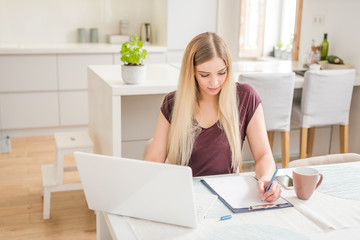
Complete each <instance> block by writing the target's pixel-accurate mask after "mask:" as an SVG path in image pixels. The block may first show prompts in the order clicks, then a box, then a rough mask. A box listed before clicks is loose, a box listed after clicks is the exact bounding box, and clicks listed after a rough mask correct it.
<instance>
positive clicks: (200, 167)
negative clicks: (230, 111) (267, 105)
mask: <svg viewBox="0 0 360 240" xmlns="http://www.w3.org/2000/svg"><path fill="white" fill-rule="evenodd" d="M236 89H237V98H238V109H239V121H240V123H239V128H240V135H241V145H243V143H244V140H245V137H246V129H247V126H248V124H249V122H250V120H251V118H252V116H253V115H254V113H255V111H256V109H257V107H258V106H259V104H260V102H261V100H260V98H259V96H258V95H257V94H256V92H255V90H254V89H253V88H252V87H251V86H250V85H248V84H239V83H236ZM174 97H175V92H171V93H169V94H168V95H166V97H165V99H164V102H163V104H162V106H161V112H162V113H163V115H164V116H165V118H166V119H167V120H168V121H169V123H170V124H171V114H172V109H173V106H174V100H175V98H174ZM218 124H219V123H218V122H217V123H215V124H214V125H213V126H211V127H209V128H201V132H200V134H199V135H198V136H197V138H196V139H195V143H194V147H193V152H192V154H191V157H190V161H189V167H191V169H192V172H193V176H194V177H196V176H206V175H215V174H226V173H231V172H232V170H231V150H230V145H229V141H228V139H227V137H226V134H225V132H224V131H223V130H222V129H221V128H220V127H219V125H218Z"/></svg>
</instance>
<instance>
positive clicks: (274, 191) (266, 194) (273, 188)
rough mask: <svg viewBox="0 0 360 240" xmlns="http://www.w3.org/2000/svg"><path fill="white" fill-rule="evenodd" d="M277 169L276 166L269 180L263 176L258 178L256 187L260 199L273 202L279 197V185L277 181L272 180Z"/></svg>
mask: <svg viewBox="0 0 360 240" xmlns="http://www.w3.org/2000/svg"><path fill="white" fill-rule="evenodd" d="M278 169H279V168H278V167H276V170H275V172H274V174H273V176H272V178H271V180H270V181H268V180H265V179H263V178H260V179H259V180H258V189H259V193H260V198H261V200H265V201H267V202H275V201H276V200H277V199H279V198H280V195H281V186H280V185H279V184H278V182H277V181H274V179H275V176H276V174H277V171H278Z"/></svg>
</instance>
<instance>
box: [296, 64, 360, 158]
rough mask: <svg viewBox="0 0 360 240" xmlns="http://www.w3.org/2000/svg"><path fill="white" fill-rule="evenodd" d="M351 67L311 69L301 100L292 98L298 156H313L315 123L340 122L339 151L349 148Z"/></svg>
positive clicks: (322, 124)
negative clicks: (296, 130) (298, 136)
mask: <svg viewBox="0 0 360 240" xmlns="http://www.w3.org/2000/svg"><path fill="white" fill-rule="evenodd" d="M354 81H355V70H354V69H340V70H310V71H307V72H306V73H305V75H304V85H303V89H302V96H301V100H300V101H299V100H298V101H294V103H293V109H292V121H293V122H294V123H295V124H297V125H298V126H300V158H301V159H302V158H306V157H311V156H312V151H313V144H314V136H315V127H321V126H333V125H340V153H347V152H348V131H349V130H348V124H349V111H350V103H351V97H352V91H353V85H354Z"/></svg>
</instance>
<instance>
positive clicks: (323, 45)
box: [321, 33, 329, 60]
mask: <svg viewBox="0 0 360 240" xmlns="http://www.w3.org/2000/svg"><path fill="white" fill-rule="evenodd" d="M328 50H329V43H328V41H327V33H324V40H323V42H322V43H321V60H326V59H327V55H328Z"/></svg>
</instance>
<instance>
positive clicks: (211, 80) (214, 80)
mask: <svg viewBox="0 0 360 240" xmlns="http://www.w3.org/2000/svg"><path fill="white" fill-rule="evenodd" d="M218 82H219V79H218V77H217V76H216V75H215V76H212V77H211V78H210V84H211V85H213V86H216V85H217V84H218Z"/></svg>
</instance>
